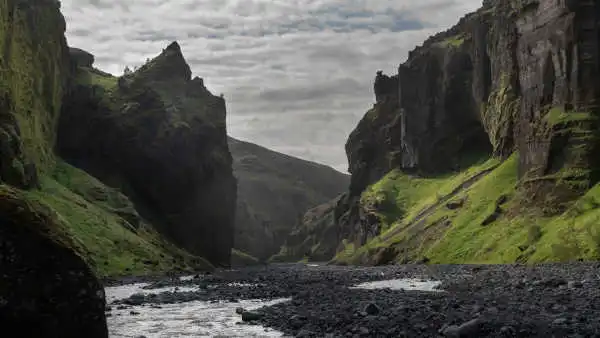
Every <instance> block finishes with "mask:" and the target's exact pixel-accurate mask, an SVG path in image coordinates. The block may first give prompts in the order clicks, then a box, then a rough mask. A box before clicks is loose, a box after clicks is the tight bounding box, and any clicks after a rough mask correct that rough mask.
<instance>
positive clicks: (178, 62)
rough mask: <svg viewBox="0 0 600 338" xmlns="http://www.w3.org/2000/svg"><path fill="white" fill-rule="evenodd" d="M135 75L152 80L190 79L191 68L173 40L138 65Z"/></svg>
mask: <svg viewBox="0 0 600 338" xmlns="http://www.w3.org/2000/svg"><path fill="white" fill-rule="evenodd" d="M135 75H136V77H138V76H141V77H144V78H147V79H150V80H154V81H169V80H184V81H191V79H192V70H191V69H190V66H189V65H188V64H187V62H186V61H185V58H184V56H183V53H182V52H181V47H180V46H179V43H177V41H173V42H171V43H170V44H169V45H168V46H167V47H166V48H165V49H163V51H162V53H160V54H159V55H158V56H157V57H155V58H154V59H152V60H150V61H149V62H147V63H146V64H145V65H143V66H142V67H140V69H138V70H137V71H136V72H135Z"/></svg>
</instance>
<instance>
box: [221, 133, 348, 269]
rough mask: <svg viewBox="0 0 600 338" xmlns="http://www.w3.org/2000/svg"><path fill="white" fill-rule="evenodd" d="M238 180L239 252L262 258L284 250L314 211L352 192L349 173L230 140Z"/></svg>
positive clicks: (234, 169) (237, 226) (237, 245)
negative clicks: (292, 233) (293, 232)
mask: <svg viewBox="0 0 600 338" xmlns="http://www.w3.org/2000/svg"><path fill="white" fill-rule="evenodd" d="M229 149H230V151H231V155H232V156H233V171H234V175H235V177H236V178H237V180H238V201H237V211H236V234H235V248H236V249H239V250H241V251H243V252H246V253H248V254H250V255H252V256H255V257H257V258H259V259H266V258H269V257H270V256H272V255H273V254H275V253H277V252H278V251H279V248H280V246H281V245H282V244H283V242H284V240H285V237H286V236H287V235H288V234H289V233H290V231H291V230H292V228H293V227H294V226H295V225H296V224H297V223H298V222H299V221H300V220H301V219H302V215H303V214H304V213H305V212H306V211H307V210H308V209H310V208H313V207H315V206H317V205H319V204H322V203H325V202H327V201H329V200H331V199H332V198H334V197H335V196H337V195H339V194H340V193H342V192H343V191H344V190H346V189H347V188H348V183H349V182H350V177H349V175H346V174H342V173H340V172H338V171H336V170H334V169H332V168H330V167H327V166H324V165H321V164H317V163H313V162H309V161H305V160H301V159H299V158H295V157H292V156H288V155H285V154H281V153H278V152H275V151H272V150H269V149H266V148H263V147H260V146H258V145H255V144H252V143H248V142H243V141H239V140H236V139H233V138H229Z"/></svg>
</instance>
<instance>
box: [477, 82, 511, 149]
mask: <svg viewBox="0 0 600 338" xmlns="http://www.w3.org/2000/svg"><path fill="white" fill-rule="evenodd" d="M519 107H520V100H519V99H518V98H517V96H516V95H515V91H514V89H513V88H512V86H511V84H510V79H509V77H508V75H507V74H502V75H501V76H500V81H499V85H498V88H496V90H494V91H493V92H492V93H491V94H490V96H489V98H488V102H487V104H484V106H483V107H482V109H481V111H482V120H483V127H484V128H485V131H486V132H487V134H488V137H489V139H490V142H491V143H492V146H493V148H494V154H501V153H502V152H505V151H510V150H512V149H506V148H512V145H511V144H509V142H508V140H509V139H510V138H511V136H512V135H510V133H511V130H512V128H511V123H512V122H513V121H514V119H515V116H516V114H517V112H518V109H519Z"/></svg>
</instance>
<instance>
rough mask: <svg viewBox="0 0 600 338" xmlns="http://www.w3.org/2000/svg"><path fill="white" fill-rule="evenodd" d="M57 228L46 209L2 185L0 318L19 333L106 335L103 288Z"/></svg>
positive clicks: (27, 335) (75, 335) (0, 216)
mask: <svg viewBox="0 0 600 338" xmlns="http://www.w3.org/2000/svg"><path fill="white" fill-rule="evenodd" d="M61 228H62V229H61ZM61 231H64V224H61V223H60V222H59V221H58V220H57V219H56V218H55V217H53V216H52V214H51V213H50V210H49V209H47V208H44V207H42V206H41V205H39V204H34V203H30V202H27V201H26V199H25V197H23V196H21V195H20V193H18V192H17V191H16V190H14V189H10V188H6V187H3V188H2V189H1V191H0V268H1V269H2V274H1V275H0V290H3V291H2V292H0V320H1V321H2V323H4V325H3V326H4V329H5V330H9V332H18V333H19V334H20V335H22V337H79V336H81V334H83V333H85V336H86V337H98V338H100V337H108V333H107V328H106V318H105V315H104V310H105V300H104V289H103V286H102V285H101V284H100V283H99V282H98V280H97V279H96V277H95V276H94V274H93V273H92V271H91V270H90V269H89V267H88V266H87V264H86V262H85V261H84V260H83V259H82V258H81V257H80V256H79V255H78V254H76V253H75V252H74V251H73V248H74V247H76V244H74V243H73V242H70V241H68V240H66V239H65V238H66V236H60V235H59V234H60V232H61Z"/></svg>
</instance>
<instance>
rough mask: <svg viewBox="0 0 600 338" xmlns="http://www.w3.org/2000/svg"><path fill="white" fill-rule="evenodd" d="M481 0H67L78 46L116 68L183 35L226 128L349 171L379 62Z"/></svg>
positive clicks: (390, 67) (402, 54) (385, 65)
mask: <svg viewBox="0 0 600 338" xmlns="http://www.w3.org/2000/svg"><path fill="white" fill-rule="evenodd" d="M480 4H481V0H418V1H414V0H171V1H169V0H135V1H122V0H62V10H63V13H64V15H65V17H66V19H67V37H68V40H69V44H70V45H71V46H76V47H79V48H83V49H86V50H88V51H90V52H92V53H93V54H94V55H96V66H97V67H98V68H100V69H103V70H105V71H108V72H111V73H113V74H115V75H120V74H121V73H122V71H123V69H124V67H125V66H126V65H129V66H136V65H140V64H141V63H143V62H144V60H146V58H151V57H154V56H155V55H156V54H158V53H159V52H160V51H161V50H162V48H164V47H165V46H166V45H167V44H168V43H170V42H171V41H173V40H177V41H179V43H180V45H181V47H182V50H183V53H184V55H185V57H186V59H187V61H188V63H189V64H190V66H191V68H192V71H193V72H194V75H197V76H200V77H202V78H204V79H205V83H206V85H207V86H208V88H209V89H210V90H211V91H212V92H213V93H214V94H219V93H223V94H224V95H225V98H226V100H227V109H228V118H227V120H228V121H227V123H228V129H229V133H230V135H232V136H234V137H237V138H239V139H242V140H248V141H251V142H255V143H258V144H260V145H263V146H266V147H268V148H271V149H274V150H278V151H281V152H284V153H287V154H290V155H293V156H298V157H301V158H305V159H309V160H314V161H317V162H320V163H325V164H328V165H331V166H333V167H334V168H336V169H338V170H340V171H346V169H347V161H346V155H345V153H344V143H345V141H346V138H347V136H348V134H349V133H350V131H352V129H353V128H354V126H355V125H356V123H357V122H358V120H359V119H360V118H361V117H362V115H363V114H364V113H365V112H366V110H367V109H369V108H370V107H371V106H372V104H373V101H374V96H373V93H372V88H373V87H372V86H373V84H372V83H373V79H374V77H375V72H376V71H377V70H378V69H381V70H383V71H384V72H386V73H392V72H395V70H396V69H397V66H398V64H399V63H400V62H402V61H404V60H405V58H406V56H407V54H408V51H409V50H411V49H413V48H414V47H415V46H416V45H417V44H420V43H421V42H422V41H423V40H424V39H425V38H426V37H427V36H429V35H431V34H433V33H435V32H437V31H439V30H441V29H445V28H448V27H449V26H451V25H453V24H454V23H456V21H457V20H458V19H459V17H461V16H462V15H464V14H465V13H467V12H469V11H472V10H475V9H476V8H477V7H479V6H480Z"/></svg>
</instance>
